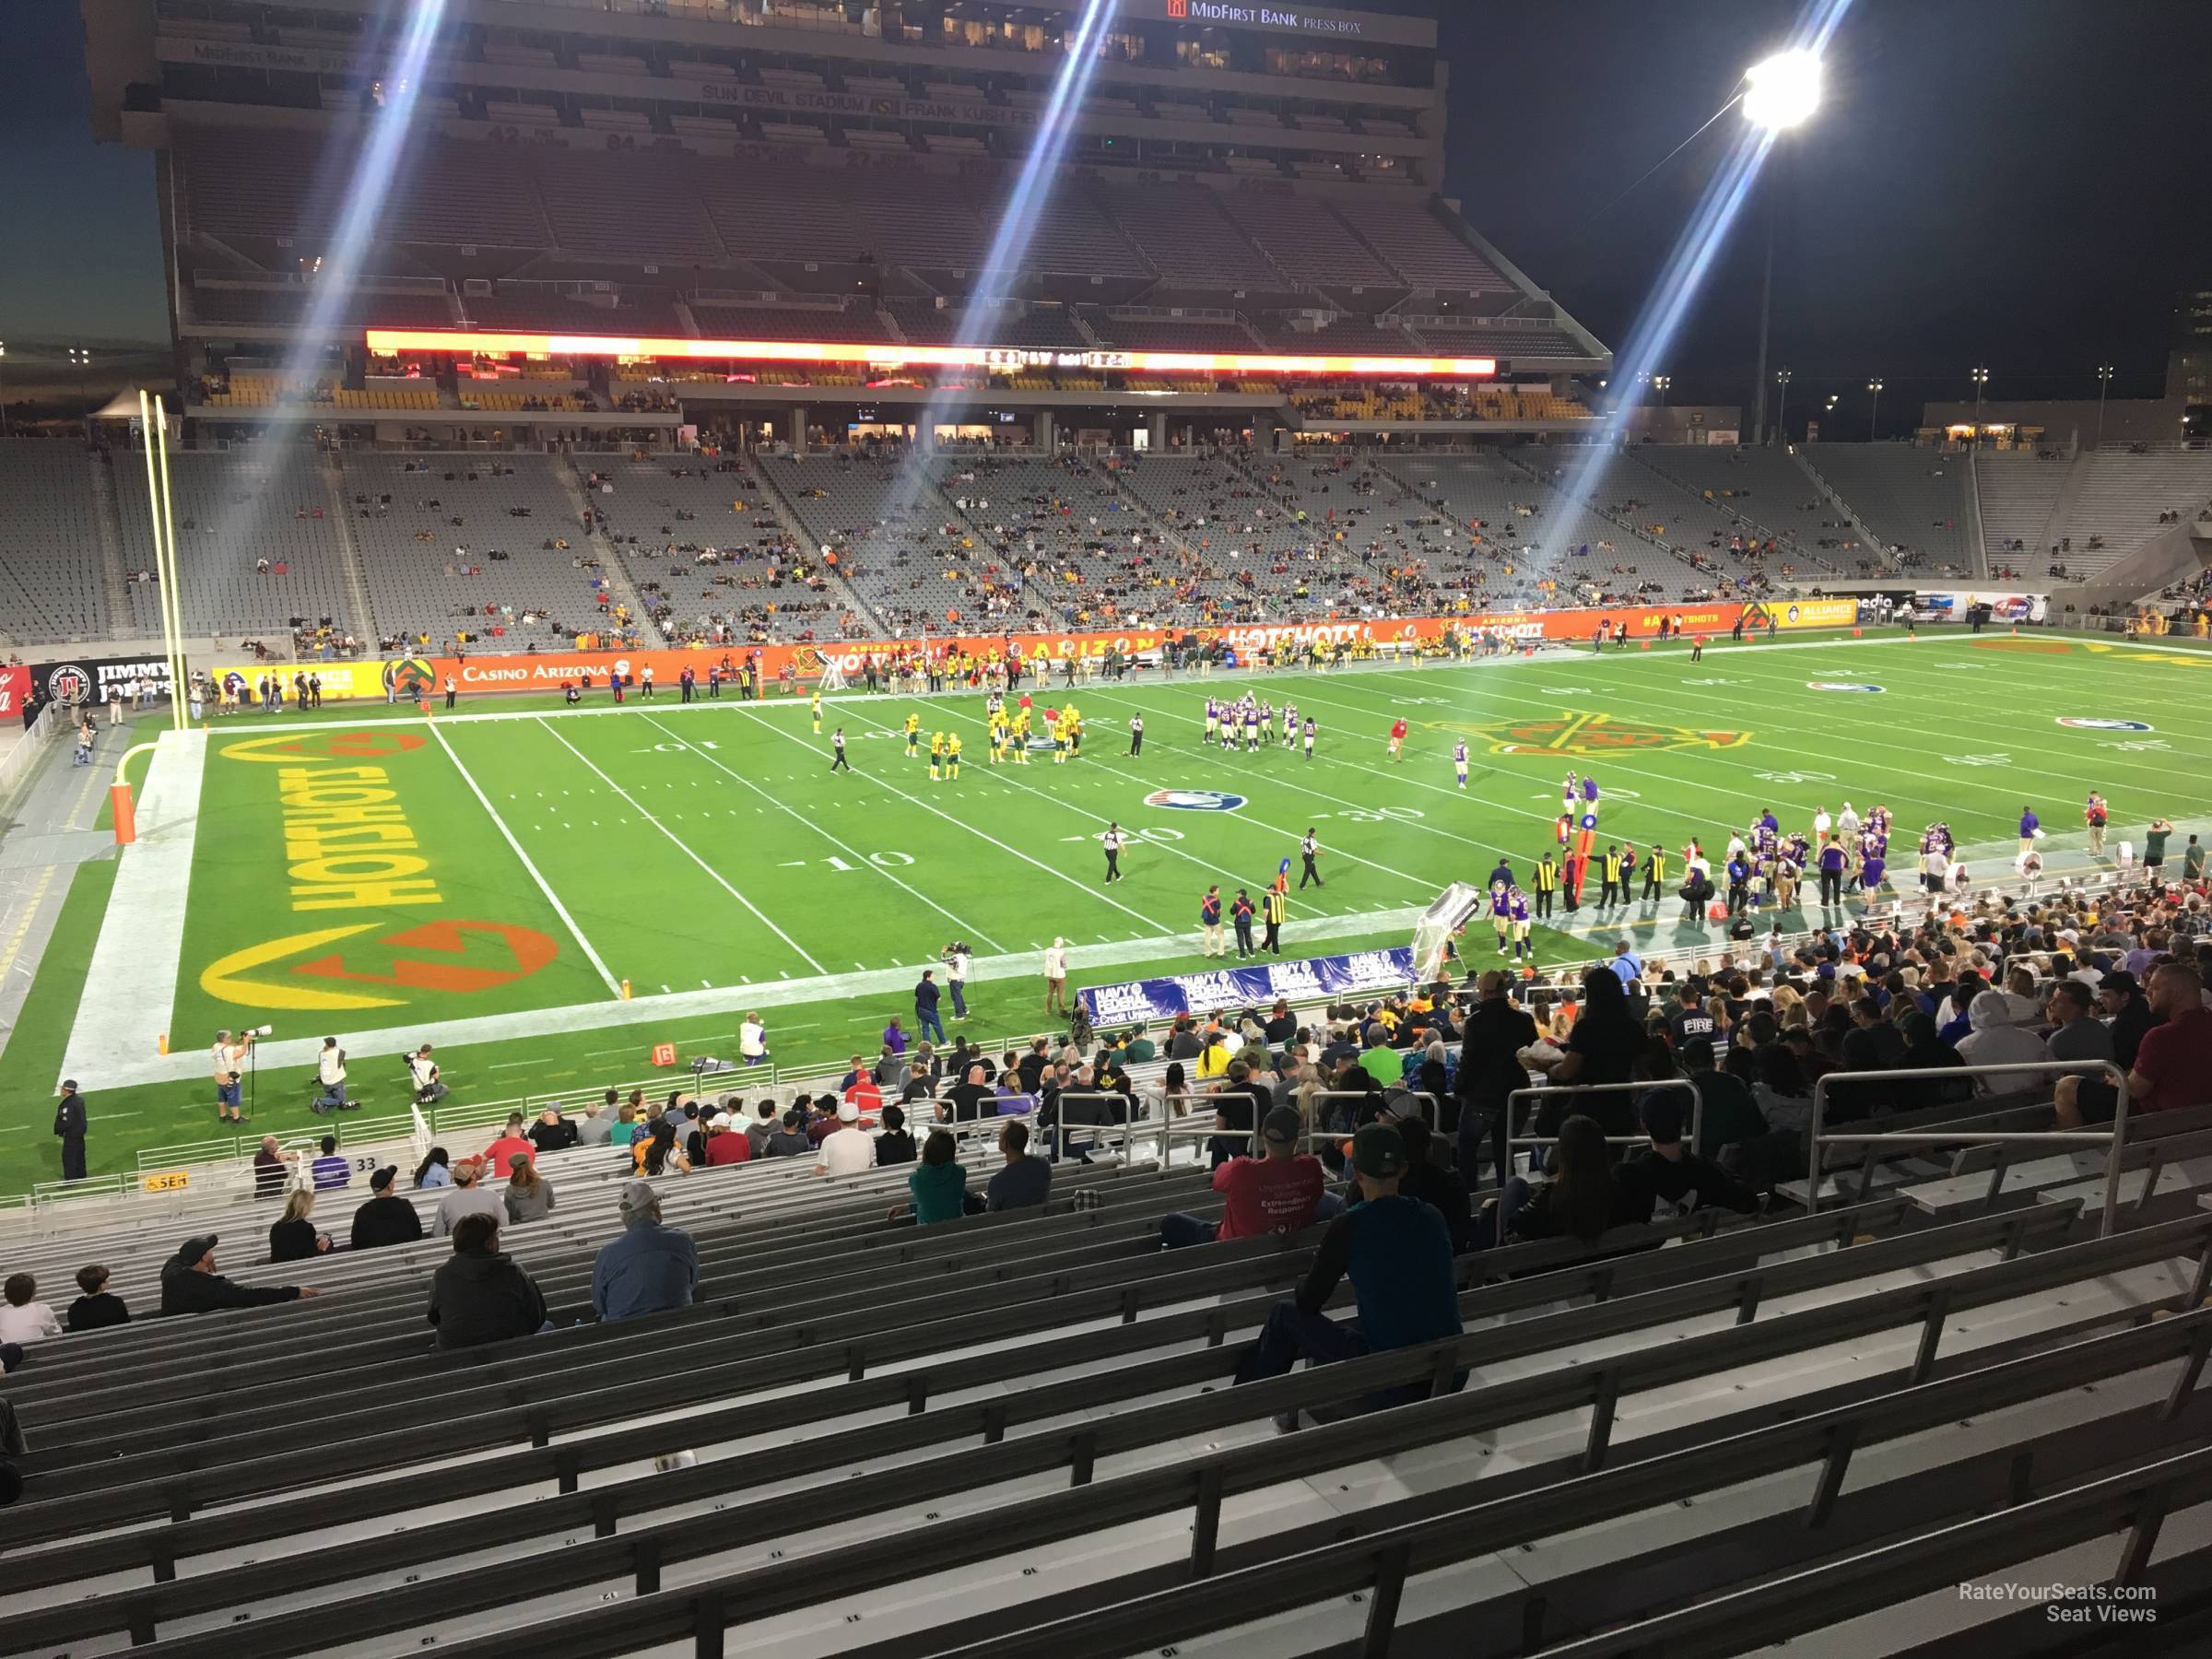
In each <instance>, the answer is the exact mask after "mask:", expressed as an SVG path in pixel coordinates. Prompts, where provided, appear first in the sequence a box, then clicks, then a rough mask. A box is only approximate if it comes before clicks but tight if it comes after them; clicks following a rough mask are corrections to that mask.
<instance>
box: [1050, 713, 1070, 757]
mask: <svg viewBox="0 0 2212 1659" xmlns="http://www.w3.org/2000/svg"><path fill="white" fill-rule="evenodd" d="M1066 764H1067V716H1066V715H1065V714H1063V715H1062V716H1061V717H1060V718H1059V719H1058V720H1056V721H1054V722H1053V765H1054V766H1065V765H1066Z"/></svg>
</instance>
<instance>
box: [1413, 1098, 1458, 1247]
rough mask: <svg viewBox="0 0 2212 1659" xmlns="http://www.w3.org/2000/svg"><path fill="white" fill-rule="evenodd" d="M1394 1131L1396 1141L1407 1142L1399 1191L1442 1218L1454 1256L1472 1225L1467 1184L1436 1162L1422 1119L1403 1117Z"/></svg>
mask: <svg viewBox="0 0 2212 1659" xmlns="http://www.w3.org/2000/svg"><path fill="white" fill-rule="evenodd" d="M1397 1128H1398V1138H1399V1139H1401V1140H1403V1141H1404V1142H1405V1143H1406V1173H1405V1174H1404V1175H1403V1176H1401V1177H1400V1178H1399V1180H1398V1191H1399V1192H1400V1193H1402V1194H1405V1195H1406V1197H1408V1198H1418V1199H1419V1200H1420V1201H1421V1202H1422V1203H1423V1204H1425V1205H1427V1206H1429V1207H1430V1209H1432V1210H1434V1211H1435V1212H1436V1213H1437V1214H1438V1215H1440V1216H1441V1217H1442V1218H1444V1228H1445V1230H1446V1231H1448V1232H1449V1233H1450V1234H1451V1235H1452V1253H1453V1255H1457V1254H1458V1253H1460V1252H1461V1251H1463V1250H1465V1249H1466V1248H1467V1238H1468V1229H1469V1227H1470V1226H1471V1225H1472V1222H1473V1215H1472V1207H1473V1205H1472V1200H1470V1199H1469V1198H1468V1196H1467V1183H1466V1182H1464V1181H1462V1180H1461V1179H1460V1178H1459V1177H1458V1176H1457V1175H1455V1174H1453V1172H1452V1171H1450V1170H1447V1169H1445V1168H1444V1166H1443V1165H1442V1164H1441V1163H1439V1162H1437V1161H1436V1159H1435V1157H1434V1156H1433V1155H1432V1154H1431V1152H1430V1133H1429V1124H1428V1123H1427V1122H1426V1121H1425V1120H1424V1119H1421V1118H1418V1117H1409V1118H1406V1119H1405V1120H1404V1121H1403V1122H1401V1123H1400V1124H1398V1126H1397Z"/></svg>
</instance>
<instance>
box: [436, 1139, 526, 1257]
mask: <svg viewBox="0 0 2212 1659" xmlns="http://www.w3.org/2000/svg"><path fill="white" fill-rule="evenodd" d="M483 1176H484V1171H483V1170H482V1168H481V1167H480V1166H479V1165H478V1164H477V1160H476V1159H473V1158H465V1159H462V1160H461V1161H460V1162H459V1163H457V1164H455V1165H454V1166H453V1186H452V1188H451V1189H450V1190H449V1191H448V1192H447V1193H446V1194H445V1196H444V1197H442V1198H441V1199H439V1200H438V1218H437V1221H436V1222H435V1223H434V1225H433V1226H432V1228H431V1231H433V1232H434V1233H436V1234H437V1236H438V1237H439V1238H441V1239H442V1238H445V1237H447V1236H448V1235H449V1234H451V1233H452V1232H453V1229H454V1227H455V1226H456V1225H458V1224H459V1222H460V1220H461V1218H462V1217H464V1216H489V1217H490V1218H492V1219H493V1220H494V1221H497V1220H498V1219H499V1218H500V1217H501V1216H503V1215H505V1214H506V1213H507V1212H506V1206H504V1205H502V1204H501V1203H500V1195H499V1194H497V1193H495V1192H493V1191H491V1190H490V1189H489V1188H488V1187H487V1186H485V1185H484V1184H483Z"/></svg>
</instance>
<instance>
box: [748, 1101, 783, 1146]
mask: <svg viewBox="0 0 2212 1659" xmlns="http://www.w3.org/2000/svg"><path fill="white" fill-rule="evenodd" d="M753 1110H754V1111H755V1112H757V1113H758V1114H759V1115H758V1116H756V1117H755V1118H754V1119H753V1121H752V1122H751V1123H749V1124H746V1126H745V1138H746V1139H747V1141H749V1142H751V1143H752V1148H753V1156H754V1157H755V1158H766V1157H767V1156H768V1137H769V1136H770V1135H773V1134H775V1132H776V1131H777V1129H778V1128H780V1127H781V1126H782V1120H781V1119H779V1118H778V1117H777V1115H776V1103H775V1102H774V1101H773V1100H763V1101H761V1102H760V1103H759V1105H758V1106H756V1107H755V1108H754V1109H753Z"/></svg>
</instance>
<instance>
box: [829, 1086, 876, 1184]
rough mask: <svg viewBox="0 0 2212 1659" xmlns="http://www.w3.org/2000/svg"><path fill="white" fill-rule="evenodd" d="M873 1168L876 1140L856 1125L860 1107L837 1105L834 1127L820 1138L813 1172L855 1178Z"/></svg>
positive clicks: (844, 1104)
mask: <svg viewBox="0 0 2212 1659" xmlns="http://www.w3.org/2000/svg"><path fill="white" fill-rule="evenodd" d="M875 1167H876V1137H875V1136H874V1135H870V1134H869V1133H868V1132H867V1131H866V1130H865V1129H863V1128H862V1127H861V1126H860V1108H859V1107H858V1106H857V1105H855V1104H854V1103H853V1101H851V1100H845V1101H841V1102H840V1103H839V1106H838V1108H837V1127H836V1128H834V1129H832V1130H830V1133H829V1134H827V1135H823V1136H822V1144H821V1146H820V1147H819V1148H818V1155H817V1157H816V1160H815V1165H814V1172H815V1173H816V1174H817V1175H859V1174H862V1173H865V1171H869V1170H872V1169H874V1168H875Z"/></svg>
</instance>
